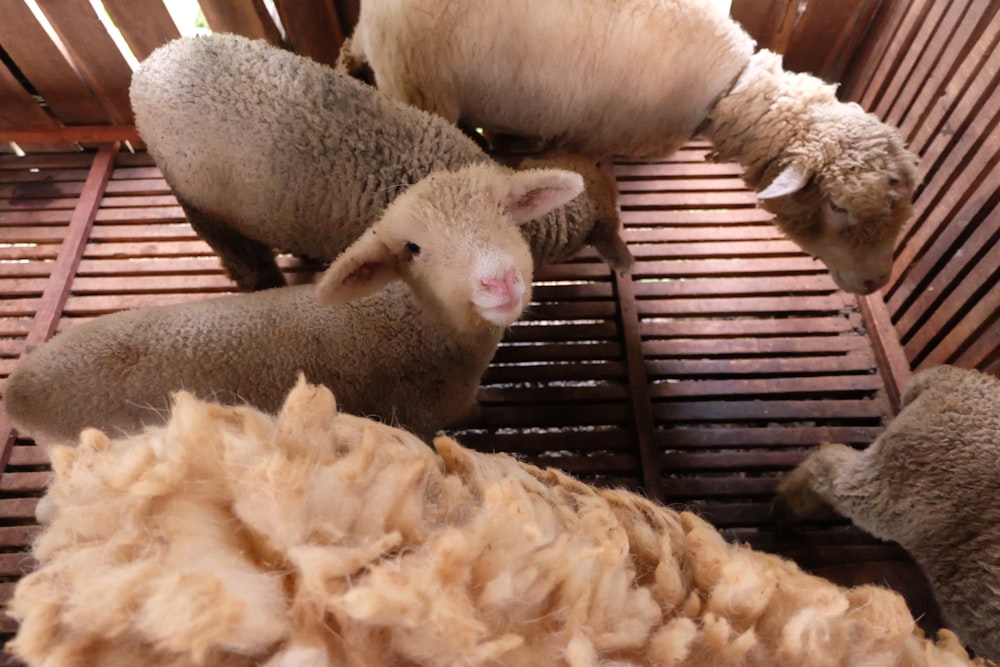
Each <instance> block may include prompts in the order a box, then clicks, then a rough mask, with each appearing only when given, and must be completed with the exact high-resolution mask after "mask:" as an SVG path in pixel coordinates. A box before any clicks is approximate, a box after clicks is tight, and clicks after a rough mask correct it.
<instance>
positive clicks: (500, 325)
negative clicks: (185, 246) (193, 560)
mask: <svg viewBox="0 0 1000 667" xmlns="http://www.w3.org/2000/svg"><path fill="white" fill-rule="evenodd" d="M582 188H583V179H582V178H581V177H580V175H579V174H577V173H575V172H570V171H560V170H554V169H552V170H525V171H520V172H514V171H512V170H510V169H509V168H507V167H501V166H500V165H489V164H482V165H472V166H468V167H463V168H461V169H458V170H456V171H453V172H449V171H444V172H435V173H433V174H431V175H430V176H427V177H425V178H424V179H422V180H421V181H419V182H417V183H416V184H415V185H413V186H412V187H410V188H408V189H407V190H406V191H405V192H404V193H402V194H401V195H400V196H399V197H397V198H396V199H395V200H394V201H393V202H392V204H390V205H389V206H388V207H387V208H386V209H385V211H384V213H383V215H382V217H381V218H380V219H379V220H378V221H377V222H376V223H375V224H374V225H373V226H372V227H371V228H370V229H369V231H367V232H366V233H365V234H363V235H362V236H361V238H359V239H358V240H357V241H355V242H354V244H352V245H351V247H350V248H348V249H347V250H346V251H344V253H342V254H341V255H340V256H339V257H338V258H337V259H336V260H335V261H334V262H333V263H332V264H331V265H330V268H329V269H327V271H326V272H325V273H324V274H323V275H322V277H321V278H320V280H319V282H318V283H317V284H316V285H315V286H313V285H300V286H296V287H284V288H275V289H271V290H265V291H262V292H253V293H248V294H234V295H228V296H222V297H217V298H212V299H207V300H200V301H194V302H187V303H180V304H172V305H165V306H155V307H149V308H140V309H136V310H130V311H123V312H118V313H113V314H110V315H105V316H101V317H98V318H95V319H93V320H91V321H89V322H85V323H82V324H79V325H74V326H72V327H70V328H69V329H68V330H66V331H64V332H61V333H60V334H58V335H56V336H55V337H54V338H53V339H52V340H51V341H49V342H47V343H45V344H43V345H42V346H40V347H39V348H38V349H36V350H34V351H32V352H31V353H30V354H29V355H28V356H27V357H26V358H24V359H22V360H21V361H20V362H19V363H18V365H17V367H16V368H15V369H14V371H13V373H12V374H11V375H10V377H9V378H8V380H7V384H6V387H5V391H4V402H5V405H6V408H7V412H8V414H9V416H10V418H11V422H12V423H13V425H14V426H15V427H16V428H17V429H19V430H20V431H21V432H24V433H27V434H30V435H32V436H34V437H35V439H36V441H39V442H41V443H43V444H49V443H52V442H64V441H67V440H70V439H75V438H76V437H77V436H78V435H79V433H80V431H81V429H83V428H84V427H87V426H94V427H97V428H100V429H102V430H107V431H110V432H113V433H131V432H135V431H137V430H139V429H140V428H141V427H143V426H144V425H146V424H151V423H158V422H160V421H162V419H163V418H164V417H165V414H164V411H165V409H166V408H167V407H168V405H169V394H170V392H172V391H174V390H178V389H186V390H188V391H192V392H194V393H195V394H197V395H199V396H202V397H205V398H212V397H215V398H218V399H219V400H223V401H227V402H233V401H248V402H249V403H251V404H252V405H255V406H257V407H259V408H261V409H264V410H274V409H277V408H278V407H279V406H280V404H281V400H282V399H283V398H284V396H285V393H286V392H287V390H288V389H289V388H290V387H291V386H292V384H293V382H294V381H295V377H296V374H297V373H298V372H299V371H304V372H305V373H306V375H307V377H309V378H310V379H311V380H312V381H314V382H319V383H322V384H325V385H327V386H329V387H332V388H334V389H335V390H336V391H337V392H338V393H339V395H340V396H341V397H342V398H341V402H342V404H343V406H344V407H345V408H346V409H349V410H351V411H352V412H356V413H358V414H363V415H377V416H378V417H380V418H382V419H385V420H386V421H393V422H397V423H399V424H400V425H403V426H405V427H407V428H410V429H411V430H413V431H414V432H415V433H417V434H419V435H420V436H421V437H424V438H429V437H430V436H432V435H433V434H434V433H435V432H436V431H437V430H438V429H440V428H443V427H445V426H447V425H449V424H451V423H452V422H455V421H456V420H460V419H461V418H463V417H466V416H472V415H474V414H475V409H476V398H475V394H476V390H477V388H478V385H479V380H480V377H481V376H482V373H483V372H484V371H485V370H486V367H487V365H488V363H489V362H490V360H491V358H492V356H493V354H494V352H495V350H496V347H497V345H498V344H499V342H500V339H501V336H502V335H503V333H504V330H505V328H506V327H507V326H508V325H510V324H511V323H513V322H514V321H515V320H516V319H517V318H518V317H519V316H520V315H521V314H522V312H523V311H524V309H525V308H526V307H527V305H528V303H529V302H530V298H531V279H532V258H531V254H530V252H529V249H528V246H527V243H526V241H525V240H524V237H523V235H522V234H521V232H520V229H519V226H520V225H523V224H525V223H526V222H527V221H529V220H531V219H534V218H537V217H538V216H540V215H543V214H544V213H546V212H547V211H549V210H551V209H553V208H554V207H557V206H560V205H563V204H565V203H566V202H567V201H568V200H570V199H572V198H573V197H575V196H576V195H578V194H579V193H580V192H581V190H582Z"/></svg>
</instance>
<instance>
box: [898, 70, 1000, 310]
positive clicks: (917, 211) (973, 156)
mask: <svg viewBox="0 0 1000 667" xmlns="http://www.w3.org/2000/svg"><path fill="white" fill-rule="evenodd" d="M997 58H998V62H1000V56H997ZM997 75H998V77H1000V69H998V71H997ZM970 92H972V91H970ZM989 98H990V99H989V100H988V101H987V102H986V103H985V104H982V105H981V104H979V100H976V99H971V96H969V95H966V96H963V101H962V102H961V103H960V104H959V105H958V106H956V112H955V113H956V114H957V115H959V116H960V117H959V118H956V120H964V118H962V117H963V116H966V114H972V113H975V111H976V110H978V109H981V108H982V109H997V108H1000V107H998V106H993V105H994V104H997V105H1000V87H993V88H992V89H991V94H990V95H989ZM997 120H998V116H997V115H996V114H993V115H992V117H980V116H974V117H973V119H972V122H971V124H969V125H968V126H967V128H966V129H965V131H964V132H962V133H961V135H960V137H959V138H958V140H957V141H956V142H955V143H954V145H953V146H951V147H949V146H948V144H951V143H952V138H950V137H948V136H946V135H941V136H940V137H939V138H938V139H937V140H935V142H934V144H935V147H934V149H933V150H934V152H935V153H936V154H938V155H942V156H943V157H942V159H941V161H940V165H939V166H937V165H935V166H936V167H937V168H935V169H934V171H933V175H932V180H931V181H930V182H929V183H928V184H927V185H926V187H924V189H923V190H922V191H921V193H920V196H919V198H918V199H917V202H916V206H915V207H914V220H913V223H912V229H911V232H910V233H909V234H907V235H906V236H904V238H903V242H902V243H903V245H902V247H900V248H898V249H897V251H896V258H895V261H894V264H893V276H892V278H891V280H890V284H889V288H888V290H887V292H886V296H887V298H886V303H887V304H888V305H889V309H890V312H893V313H894V314H895V313H896V312H897V311H898V310H899V309H900V308H902V307H904V305H905V304H906V303H907V302H908V301H909V299H910V297H911V295H912V294H913V290H914V289H916V288H919V287H922V285H921V282H920V281H921V280H923V279H924V278H925V277H926V273H924V274H923V275H920V276H916V277H914V276H913V269H914V266H916V264H915V263H916V260H917V258H918V257H920V256H923V255H925V254H926V252H927V251H931V252H933V251H934V249H935V247H938V246H937V243H936V239H937V237H938V235H939V234H940V232H941V230H942V226H941V225H942V223H946V222H947V221H948V220H950V219H951V218H952V215H953V214H954V213H953V212H954V210H955V209H957V208H958V207H960V206H962V205H963V203H964V202H965V200H966V198H967V197H968V196H970V195H971V194H972V193H973V192H974V188H975V187H976V185H977V183H978V182H980V181H981V179H983V178H984V176H982V174H984V173H989V170H990V169H991V165H992V164H993V163H994V161H995V160H996V159H997V155H998V153H1000V137H998V136H997V134H996V133H995V132H993V131H992V128H994V127H996V123H997ZM945 149H947V153H945V152H944V151H945ZM958 173H963V174H966V175H967V177H968V178H967V180H962V181H954V180H953V176H954V175H955V174H958ZM959 233H960V230H956V229H953V230H952V231H951V232H950V235H951V236H952V237H955V236H957V235H958V234H959ZM922 265H923V266H927V260H922ZM932 265H933V264H932Z"/></svg>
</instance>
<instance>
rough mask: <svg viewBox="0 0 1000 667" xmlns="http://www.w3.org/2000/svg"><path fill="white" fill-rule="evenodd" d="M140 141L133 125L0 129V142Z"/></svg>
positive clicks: (85, 142)
mask: <svg viewBox="0 0 1000 667" xmlns="http://www.w3.org/2000/svg"><path fill="white" fill-rule="evenodd" d="M139 140H140V138H139V132H138V130H136V129H135V126H134V125H60V126H57V127H52V128H47V129H37V130H31V129H7V128H3V127H0V142H6V141H16V142H17V143H19V144H20V143H36V144H51V143H63V142H67V141H69V142H77V143H81V144H90V143H94V144H96V143H107V142H110V141H131V142H133V143H136V142H138V141H139Z"/></svg>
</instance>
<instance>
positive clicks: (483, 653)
mask: <svg viewBox="0 0 1000 667" xmlns="http://www.w3.org/2000/svg"><path fill="white" fill-rule="evenodd" d="M337 408H338V406H337V402H336V400H335V399H334V396H333V394H332V393H331V392H330V391H329V390H327V389H326V388H324V387H316V386H310V385H308V384H306V383H304V382H303V381H302V380H301V379H300V380H299V382H298V384H297V385H296V386H295V388H294V389H293V391H292V392H291V393H290V394H289V396H288V399H287V401H286V402H285V404H284V406H283V407H282V408H281V410H280V412H279V413H278V414H277V416H272V415H268V414H265V413H262V412H260V411H258V410H255V409H251V408H248V407H245V406H239V407H223V406H220V405H218V404H213V403H206V402H202V401H200V400H197V399H196V398H195V397H193V396H191V395H190V394H187V393H186V392H180V393H178V394H177V395H176V397H175V400H174V407H173V411H172V416H171V418H170V420H169V422H168V423H167V424H166V425H165V426H161V427H154V428H151V429H148V430H146V431H144V432H142V433H141V434H139V435H136V436H132V437H127V438H121V439H116V440H110V439H109V438H108V437H107V436H106V435H105V434H103V433H101V432H100V431H97V430H93V429H88V430H87V431H85V432H84V433H83V435H82V439H81V443H80V444H79V446H78V447H64V446H57V447H54V448H52V450H51V458H52V467H53V471H54V481H53V483H52V484H51V485H50V488H49V490H48V491H47V494H46V496H45V498H44V499H43V501H44V502H46V503H47V504H48V509H49V511H50V513H51V515H50V520H49V523H48V525H47V526H46V528H45V529H44V531H43V533H42V534H41V535H40V536H39V537H38V538H37V540H36V542H35V544H34V546H33V553H34V556H35V557H36V559H37V561H38V563H39V564H40V567H39V568H38V569H37V570H36V571H35V572H33V573H31V574H28V575H27V576H25V577H24V578H22V579H21V581H20V582H19V583H18V584H17V585H16V587H15V590H14V594H13V598H12V600H11V603H10V606H9V610H10V613H11V615H12V616H13V617H14V618H15V619H16V620H18V621H19V622H20V626H19V629H18V631H17V634H16V636H15V637H14V639H13V640H12V641H11V642H9V643H8V645H7V650H8V651H10V652H11V653H13V654H14V655H15V656H17V657H18V658H20V659H22V660H24V661H25V662H26V663H27V664H28V665H29V667H30V666H33V665H50V664H94V665H96V664H100V665H168V666H174V665H176V666H180V665H190V664H198V665H204V666H205V667H215V666H223V665H224V666H226V667H237V666H247V667H249V666H250V665H264V666H265V667H292V666H293V665H294V666H301V665H311V666H315V667H324V666H331V665H467V666H479V665H482V666H485V665H501V664H502V665H510V666H511V667H521V666H532V667H534V666H535V665H555V666H558V665H567V666H569V667H590V666H595V667H596V666H597V665H605V666H608V667H614V666H618V667H626V666H634V667H638V666H640V665H672V666H675V667H698V666H714V665H730V666H733V667H739V666H740V665H746V666H765V665H766V666H767V667H781V666H785V665H787V666H793V665H794V666H795V667H812V666H823V667H833V666H840V665H868V666H873V667H877V666H883V665H884V666H890V665H891V666H893V667H902V666H910V665H912V666H915V665H933V666H935V667H953V666H954V667H957V666H958V665H971V664H981V662H979V663H973V662H972V661H970V660H969V658H968V654H967V653H966V652H965V651H964V649H962V647H961V646H960V645H959V644H958V642H957V641H956V639H955V638H954V635H952V634H951V633H950V632H948V631H947V630H944V631H941V633H940V634H939V639H938V641H937V642H936V643H935V642H932V641H930V640H928V639H926V638H924V637H923V636H922V634H921V633H919V631H918V630H916V629H915V623H914V620H913V617H912V615H911V614H910V612H909V610H908V609H907V607H906V605H905V603H904V602H903V600H902V598H901V597H900V596H899V595H898V594H896V593H894V592H891V591H889V590H888V589H884V588H880V587H877V586H859V587H856V588H851V589H845V588H840V587H838V586H835V585H834V584H832V583H830V582H829V581H826V580H824V579H821V578H819V577H816V576H812V575H809V574H806V573H804V572H803V571H801V570H800V569H799V568H798V567H797V566H796V565H794V564H793V563H791V562H790V561H786V560H783V559H782V558H780V557H778V556H774V555H769V554H764V553H760V552H756V551H753V550H751V549H750V548H748V547H745V546H740V545H735V544H728V543H726V542H725V541H724V540H723V538H722V537H721V535H720V534H719V533H718V532H717V531H716V530H715V529H714V528H713V527H712V526H710V525H709V524H708V523H706V522H705V521H703V520H701V519H699V518H697V517H696V516H694V515H693V514H690V513H687V512H684V513H680V514H679V513H677V512H675V511H672V510H670V509H667V508H665V507H663V506H660V505H657V504H655V503H654V502H652V501H650V500H649V499H647V498H644V497H642V496H639V495H636V494H633V493H629V492H627V491H624V490H619V489H614V490H611V489H608V490H599V489H597V488H595V487H592V486H588V485H586V484H584V483H582V482H579V481H577V480H575V479H572V478H571V477H569V476H567V475H565V474H562V473H560V472H558V471H555V470H542V469H538V468H535V467H533V466H530V465H526V464H523V463H520V462H518V461H516V460H515V459H513V458H512V457H510V456H507V455H503V454H492V455H491V454H482V453H477V452H474V451H470V450H467V449H464V448H463V447H461V446H460V445H459V444H458V443H456V442H455V441H454V440H452V439H450V438H448V437H439V438H437V439H436V440H435V441H434V447H435V450H436V452H435V450H432V449H431V448H430V447H427V446H426V445H425V444H424V443H422V442H421V441H419V440H418V439H417V438H415V437H413V436H412V435H410V434H409V433H407V432H405V431H401V430H399V429H395V428H392V427H389V426H386V425H383V424H380V423H376V422H373V421H371V420H368V419H364V418H361V417H357V416H353V415H350V414H348V413H345V412H342V411H341V412H338V409H337Z"/></svg>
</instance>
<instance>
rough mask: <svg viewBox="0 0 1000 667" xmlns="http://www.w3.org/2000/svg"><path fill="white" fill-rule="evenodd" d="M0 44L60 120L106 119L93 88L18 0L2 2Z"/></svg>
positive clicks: (106, 116) (82, 122) (86, 121)
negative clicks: (83, 79)
mask: <svg viewBox="0 0 1000 667" xmlns="http://www.w3.org/2000/svg"><path fill="white" fill-rule="evenodd" d="M0 44H2V45H3V48H4V50H5V51H6V52H7V55H9V56H10V57H11V59H12V60H13V61H14V63H15V64H16V65H17V67H18V69H20V70H21V73H22V74H24V76H25V77H26V78H27V79H28V81H30V82H31V85H32V87H33V88H34V89H35V90H36V91H38V94H39V95H40V96H41V97H42V99H44V100H45V103H46V104H47V105H48V107H49V111H50V112H51V113H52V114H53V115H54V116H55V117H56V118H57V119H58V120H59V121H60V122H62V123H66V124H96V123H107V122H109V118H108V114H107V112H106V111H105V110H104V108H103V107H102V106H101V103H100V102H99V101H98V100H97V98H96V97H95V96H94V93H93V91H92V90H91V89H90V88H89V87H88V86H87V85H86V84H84V83H83V81H81V80H80V77H78V76H77V74H76V72H75V71H74V70H73V68H72V66H71V65H70V64H69V63H68V62H66V59H65V58H64V57H63V55H62V53H60V51H59V49H58V48H57V47H56V45H55V44H54V43H53V42H52V40H51V39H50V38H49V36H48V34H47V33H46V32H45V30H44V29H43V28H42V26H41V25H40V24H39V23H38V19H36V18H35V15H34V14H32V13H31V10H29V9H28V7H27V5H25V4H24V3H23V2H20V0H11V1H10V2H7V3H5V4H4V5H3V20H0Z"/></svg>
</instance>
